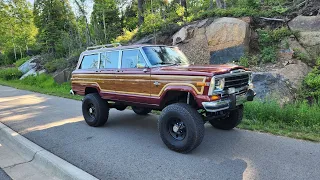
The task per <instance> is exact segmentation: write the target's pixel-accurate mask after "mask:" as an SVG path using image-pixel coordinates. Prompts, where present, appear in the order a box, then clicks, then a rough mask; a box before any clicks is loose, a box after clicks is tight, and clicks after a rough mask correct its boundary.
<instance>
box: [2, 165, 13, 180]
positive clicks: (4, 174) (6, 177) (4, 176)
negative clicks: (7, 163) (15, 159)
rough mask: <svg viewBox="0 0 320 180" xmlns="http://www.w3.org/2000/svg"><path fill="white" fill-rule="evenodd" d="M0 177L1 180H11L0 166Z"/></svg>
mask: <svg viewBox="0 0 320 180" xmlns="http://www.w3.org/2000/svg"><path fill="white" fill-rule="evenodd" d="M0 179H1V180H11V178H10V177H9V176H8V175H7V173H6V172H4V170H2V169H1V168H0Z"/></svg>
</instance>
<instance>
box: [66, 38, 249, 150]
mask: <svg viewBox="0 0 320 180" xmlns="http://www.w3.org/2000/svg"><path fill="white" fill-rule="evenodd" d="M251 79H252V78H251V72H250V71H249V70H248V69H245V68H243V67H240V66H236V65H204V66H194V65H190V64H189V62H188V59H187V58H186V56H185V55H184V54H183V53H182V52H181V51H180V50H179V49H178V48H177V47H169V46H162V45H132V46H121V45H120V44H117V46H116V47H114V45H103V46H95V47H90V48H88V49H87V50H86V51H85V52H83V53H82V54H81V56H80V59H79V62H78V65H77V68H76V70H75V71H74V72H73V73H72V93H74V94H79V95H83V96H85V97H84V99H83V102H82V113H83V116H84V119H85V121H86V122H87V124H88V125H90V126H94V127H97V126H103V125H104V124H105V123H106V122H107V120H108V115H109V109H110V108H115V109H117V110H119V111H122V110H125V109H126V108H127V107H128V106H131V107H132V110H133V111H134V112H135V113H136V114H139V115H147V114H148V113H150V112H151V110H160V111H162V112H161V115H160V117H159V121H158V129H159V132H160V136H161V138H162V140H163V142H164V143H165V144H166V145H167V147H168V148H170V149H172V150H174V151H177V152H182V153H187V152H189V151H191V150H193V149H194V148H196V147H197V146H199V144H200V143H201V141H202V139H203V135H204V129H205V128H204V123H205V122H206V121H209V122H210V123H211V125H212V126H214V127H215V128H218V129H224V130H229V129H232V128H234V127H236V126H237V125H238V124H239V123H240V122H241V120H242V115H243V103H244V102H245V101H252V100H253V98H254V96H255V93H254V91H253V90H252V84H251Z"/></svg>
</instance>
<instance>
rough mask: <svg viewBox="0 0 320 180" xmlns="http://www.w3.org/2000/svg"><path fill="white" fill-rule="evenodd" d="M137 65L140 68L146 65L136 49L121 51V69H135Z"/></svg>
mask: <svg viewBox="0 0 320 180" xmlns="http://www.w3.org/2000/svg"><path fill="white" fill-rule="evenodd" d="M137 64H140V65H142V66H145V65H146V62H145V60H144V59H143V56H142V55H141V53H140V51H139V50H138V49H135V50H125V51H123V54H122V65H121V68H137Z"/></svg>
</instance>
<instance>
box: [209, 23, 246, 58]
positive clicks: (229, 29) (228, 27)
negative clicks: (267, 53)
mask: <svg viewBox="0 0 320 180" xmlns="http://www.w3.org/2000/svg"><path fill="white" fill-rule="evenodd" d="M250 34H251V33H250V28H249V24H248V23H246V22H244V21H242V20H240V19H236V18H228V17H224V18H219V19H216V20H215V21H214V22H213V23H211V24H210V25H209V26H208V27H207V28H206V36H207V40H208V45H209V51H210V55H211V58H210V63H211V64H224V63H228V62H231V61H233V60H238V59H240V57H241V56H243V55H245V52H246V51H247V50H248V49H249V41H250Z"/></svg>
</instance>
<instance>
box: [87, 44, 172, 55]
mask: <svg viewBox="0 0 320 180" xmlns="http://www.w3.org/2000/svg"><path fill="white" fill-rule="evenodd" d="M148 46H149V47H150V46H167V45H158V44H133V45H128V46H117V47H111V48H105V47H104V48H97V49H92V50H85V51H83V52H82V53H81V54H82V55H83V54H94V53H100V52H104V51H114V50H123V49H134V48H140V47H148ZM168 47H169V46H168Z"/></svg>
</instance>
